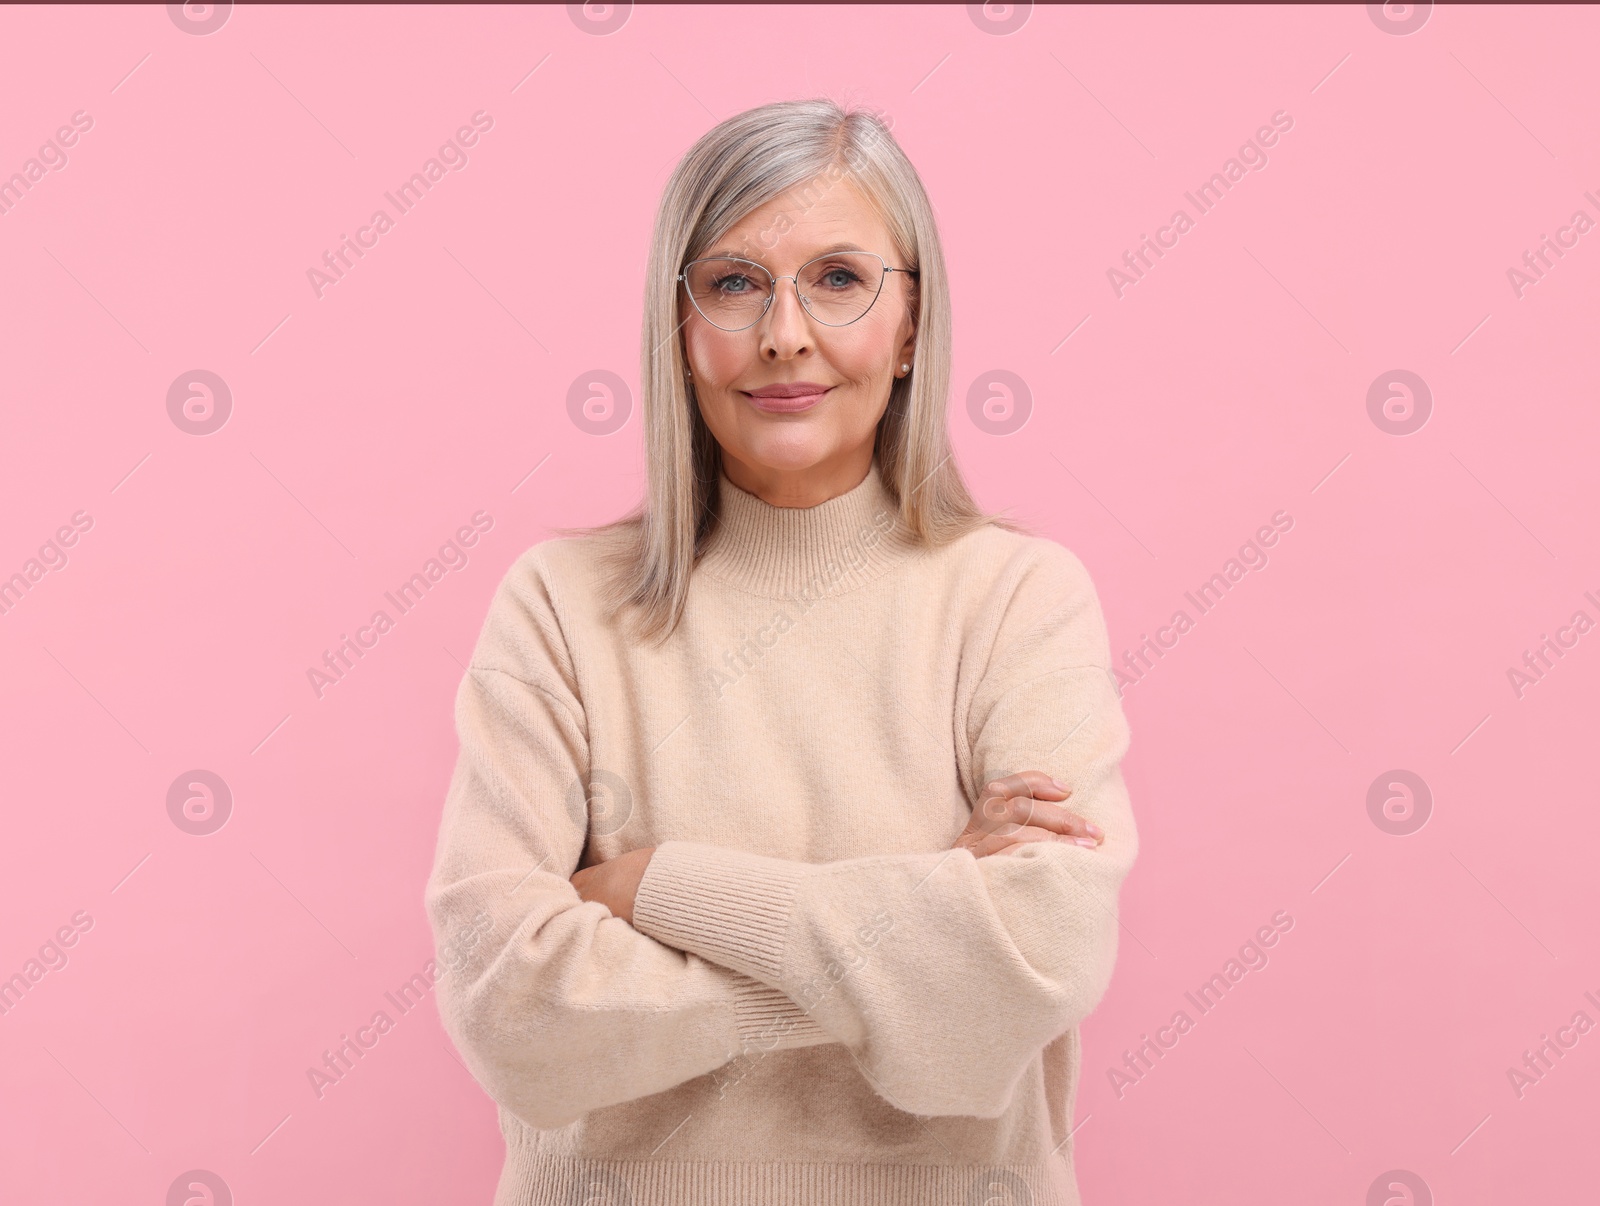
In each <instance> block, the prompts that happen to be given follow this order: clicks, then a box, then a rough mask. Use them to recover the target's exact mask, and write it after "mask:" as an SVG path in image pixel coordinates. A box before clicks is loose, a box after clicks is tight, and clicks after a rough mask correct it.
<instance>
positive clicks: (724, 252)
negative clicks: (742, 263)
mask: <svg viewBox="0 0 1600 1206" xmlns="http://www.w3.org/2000/svg"><path fill="white" fill-rule="evenodd" d="M865 250H866V248H865V247H857V246H856V245H855V244H854V243H835V244H833V245H832V246H831V247H822V248H819V249H818V250H817V251H816V252H814V253H813V254H812V255H810V256H808V257H807V260H806V262H807V263H809V262H810V261H811V260H814V259H816V258H817V257H818V256H824V255H832V254H833V253H834V252H836V251H865ZM874 254H876V253H874ZM700 258H701V259H706V260H710V259H720V258H727V259H733V260H749V261H750V262H751V263H755V264H759V263H761V261H760V260H758V259H756V258H755V257H754V256H752V255H747V254H745V253H743V252H740V251H735V250H733V249H732V248H728V247H723V248H719V249H718V250H716V251H708V252H706V253H705V255H703V256H701V257H700Z"/></svg>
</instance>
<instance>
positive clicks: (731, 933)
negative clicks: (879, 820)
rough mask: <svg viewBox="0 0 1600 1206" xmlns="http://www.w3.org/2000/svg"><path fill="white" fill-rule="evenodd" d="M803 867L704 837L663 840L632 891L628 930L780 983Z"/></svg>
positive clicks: (802, 865)
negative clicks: (698, 840)
mask: <svg viewBox="0 0 1600 1206" xmlns="http://www.w3.org/2000/svg"><path fill="white" fill-rule="evenodd" d="M808 869H809V864H806V863H796V862H790V861H789V860H788V859H781V858H768V857H766V856H765V855H761V854H747V853H745V852H744V851H742V850H730V849H728V848H727V847H725V846H713V845H710V844H708V843H705V842H682V841H668V842H663V843H662V844H661V845H659V846H657V847H656V849H655V853H654V854H652V855H651V856H650V865H649V866H648V867H646V868H645V872H644V879H643V880H641V881H640V883H639V890H638V892H637V893H636V894H635V895H634V898H633V927H634V929H636V930H638V931H639V932H640V933H642V934H649V935H650V936H651V937H652V938H655V939H656V940H658V941H660V942H664V943H666V944H667V945H668V946H672V947H676V948H677V949H678V950H680V951H689V952H690V953H691V954H696V955H699V956H700V957H701V958H703V959H709V960H711V962H713V963H717V964H720V965H721V966H723V967H726V968H731V969H732V970H733V971H737V972H743V973H744V974H745V975H747V976H750V977H751V978H753V979H756V980H760V981H761V982H762V983H763V984H767V985H770V986H772V987H774V988H779V987H781V986H782V979H783V945H784V935H785V933H786V932H787V930H788V928H789V916H790V914H791V912H793V909H794V896H795V889H796V886H797V885H798V884H799V882H800V878H801V876H802V875H804V874H805V872H806V871H807V870H808Z"/></svg>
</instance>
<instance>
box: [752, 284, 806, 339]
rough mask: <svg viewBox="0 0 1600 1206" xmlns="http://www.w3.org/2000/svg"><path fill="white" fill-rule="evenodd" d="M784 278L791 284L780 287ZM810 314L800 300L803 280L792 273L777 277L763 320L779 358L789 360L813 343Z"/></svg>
mask: <svg viewBox="0 0 1600 1206" xmlns="http://www.w3.org/2000/svg"><path fill="white" fill-rule="evenodd" d="M782 281H788V282H789V284H790V285H791V286H792V287H791V288H788V289H783V288H780V287H779V283H780V282H782ZM809 317H810V316H809V315H808V314H807V312H806V309H805V307H804V306H803V305H801V304H800V282H799V281H798V280H796V279H795V277H794V276H792V275H790V276H778V277H774V278H773V280H772V301H771V303H770V304H768V306H767V312H766V314H764V315H763V316H762V319H761V323H762V324H764V325H765V328H766V331H765V333H766V336H767V339H768V341H769V342H770V346H771V348H772V351H773V353H774V355H775V357H776V358H777V359H779V360H788V359H790V358H791V357H793V356H795V355H796V354H798V353H799V352H802V351H805V350H807V349H808V348H809V347H810V346H811V327H810V324H809V322H808V321H807V319H808V318H809ZM758 329H759V327H758Z"/></svg>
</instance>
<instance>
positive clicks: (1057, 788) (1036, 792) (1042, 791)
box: [979, 770, 1072, 800]
mask: <svg viewBox="0 0 1600 1206" xmlns="http://www.w3.org/2000/svg"><path fill="white" fill-rule="evenodd" d="M1071 794H1072V789H1071V788H1070V787H1068V786H1067V785H1065V784H1063V783H1060V782H1059V781H1058V780H1056V779H1055V778H1053V777H1052V776H1050V775H1047V774H1045V773H1044V771H1041V770H1023V771H1017V772H1016V773H1015V774H1010V775H999V776H996V777H995V778H993V779H990V780H988V781H987V782H986V783H985V784H984V785H983V790H982V791H981V792H980V793H979V795H980V796H990V795H1000V796H1032V797H1034V798H1035V799H1038V800H1064V799H1066V798H1067V796H1069V795H1071Z"/></svg>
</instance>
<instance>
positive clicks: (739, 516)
mask: <svg viewBox="0 0 1600 1206" xmlns="http://www.w3.org/2000/svg"><path fill="white" fill-rule="evenodd" d="M717 479H718V481H717V488H718V498H717V499H716V500H715V501H714V502H713V504H712V505H713V507H714V508H715V509H716V510H717V513H718V517H717V526H716V530H715V531H714V532H713V533H712V535H711V540H710V543H709V545H708V546H707V548H706V551H705V553H704V555H703V556H702V557H701V558H700V562H699V565H698V566H697V567H696V568H697V570H701V571H704V572H706V573H709V574H710V575H711V576H712V577H714V578H717V579H720V580H721V581H723V582H726V583H729V584H730V585H733V586H736V587H738V588H740V589H741V590H745V591H748V592H749V593H751V594H756V595H763V596H766V597H768V598H774V599H788V598H797V599H798V598H802V597H803V598H807V599H814V598H825V597H827V596H830V595H838V594H843V593H844V592H845V591H847V590H852V589H854V588H855V587H857V586H860V585H862V584H863V583H866V582H870V581H871V580H872V579H874V578H876V577H878V576H879V575H880V574H882V573H884V572H885V571H887V570H889V569H891V568H892V567H893V566H894V565H895V564H897V563H898V562H899V561H900V559H901V558H902V557H904V556H905V555H906V554H907V553H908V552H909V551H911V550H912V549H913V548H915V541H913V540H912V539H911V537H910V534H909V532H908V530H907V528H906V526H905V523H904V522H903V521H902V520H901V518H900V504H899V503H898V502H897V501H896V500H895V497H894V495H893V494H891V493H890V492H889V488H888V486H886V485H885V484H884V481H883V476H882V474H881V473H880V472H879V470H878V461H877V458H873V461H872V467H871V468H870V469H868V470H867V476H866V477H864V478H863V479H862V480H861V482H860V483H859V484H858V485H856V486H854V487H852V488H851V489H849V490H847V491H845V492H844V493H843V494H841V495H839V496H838V497H836V498H830V499H828V500H827V501H826V502H822V503H818V504H817V505H816V506H814V507H775V506H773V505H772V504H771V503H769V502H766V501H765V500H763V499H761V498H759V497H757V496H756V495H754V494H751V493H749V492H747V491H745V490H741V489H740V488H739V487H738V486H736V485H734V484H733V483H732V482H731V481H729V480H728V475H727V474H726V473H725V472H723V471H721V470H718V473H717Z"/></svg>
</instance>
